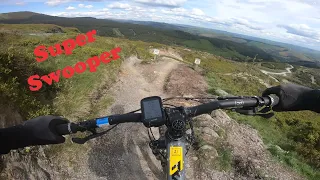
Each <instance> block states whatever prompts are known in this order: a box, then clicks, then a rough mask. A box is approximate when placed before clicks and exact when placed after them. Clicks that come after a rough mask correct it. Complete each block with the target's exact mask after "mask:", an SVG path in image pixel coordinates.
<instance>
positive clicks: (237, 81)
mask: <svg viewBox="0 0 320 180" xmlns="http://www.w3.org/2000/svg"><path fill="white" fill-rule="evenodd" d="M179 52H180V54H181V56H182V57H183V59H184V60H186V61H188V62H190V63H192V62H193V61H194V59H195V58H201V65H200V66H201V67H202V68H203V69H204V72H205V76H206V77H207V81H208V83H209V86H210V87H209V92H211V93H215V90H217V89H222V90H224V91H226V92H228V93H229V94H233V95H250V96H252V95H260V94H261V93H262V92H263V90H265V89H266V85H265V84H264V83H263V82H265V83H268V84H269V85H277V84H279V82H275V80H273V79H271V78H270V77H269V76H267V75H265V74H263V73H261V72H260V70H259V68H260V66H259V64H260V63H239V62H235V61H229V60H225V59H223V58H220V57H219V56H216V55H211V54H208V53H205V52H200V51H192V52H189V51H187V50H183V49H182V48H181V49H179ZM264 64H265V65H266V66H272V67H273V68H272V69H277V70H280V69H282V71H283V70H284V69H285V68H286V67H287V64H282V63H264ZM316 72H318V71H317V69H311V68H305V67H300V66H295V70H294V72H293V74H292V75H290V76H286V77H283V76H277V78H278V79H279V80H281V79H287V80H289V81H291V82H296V83H298V84H303V85H307V86H310V87H314V88H320V84H319V82H320V81H319V79H318V78H319V75H317V73H316ZM311 74H312V75H313V76H314V77H315V79H316V84H312V83H311V79H310V75H311ZM301 75H303V76H305V77H301ZM229 115H230V116H231V117H232V118H234V119H236V120H238V121H239V122H242V123H247V124H250V125H251V126H252V127H253V128H255V129H257V130H258V131H259V133H260V135H261V136H262V138H263V140H264V142H265V143H266V144H270V146H271V147H272V146H277V147H280V148H281V149H283V151H286V152H288V153H283V154H281V155H278V156H277V155H275V156H276V158H278V159H279V160H280V161H281V162H283V163H284V164H286V165H288V166H290V167H291V168H293V169H294V170H296V171H297V172H299V173H300V174H302V175H304V176H306V177H308V178H309V179H319V178H318V177H319V175H320V174H319V163H320V159H319V158H320V156H319V152H320V147H319V143H320V138H319V136H320V116H319V115H318V114H316V113H313V112H310V111H304V112H283V113H276V115H275V117H273V118H272V119H271V120H267V119H264V118H262V117H257V116H253V117H252V116H244V115H239V114H237V113H233V112H229ZM293 122H294V123H293ZM270 151H272V149H270ZM272 153H273V152H272ZM273 154H274V153H273Z"/></svg>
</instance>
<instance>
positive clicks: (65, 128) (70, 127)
mask: <svg viewBox="0 0 320 180" xmlns="http://www.w3.org/2000/svg"><path fill="white" fill-rule="evenodd" d="M77 127H78V126H77V125H76V124H74V123H68V124H59V125H57V126H56V132H57V133H58V134H59V135H67V134H72V133H76V132H77Z"/></svg>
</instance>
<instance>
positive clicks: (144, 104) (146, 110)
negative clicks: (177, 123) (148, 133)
mask: <svg viewBox="0 0 320 180" xmlns="http://www.w3.org/2000/svg"><path fill="white" fill-rule="evenodd" d="M141 111H142V121H143V123H144V125H145V126H147V127H158V126H161V125H163V124H164V121H165V118H164V114H163V109H162V100H161V98H160V97H158V96H153V97H147V98H144V99H142V100H141Z"/></svg>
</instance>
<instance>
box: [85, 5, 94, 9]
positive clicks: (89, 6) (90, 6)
mask: <svg viewBox="0 0 320 180" xmlns="http://www.w3.org/2000/svg"><path fill="white" fill-rule="evenodd" d="M85 8H88V9H90V8H93V6H92V5H86V6H85Z"/></svg>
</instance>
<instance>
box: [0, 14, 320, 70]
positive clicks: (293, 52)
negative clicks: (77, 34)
mask: <svg viewBox="0 0 320 180" xmlns="http://www.w3.org/2000/svg"><path fill="white" fill-rule="evenodd" d="M0 23H5V24H56V25H59V26H63V27H76V28H78V29H79V30H80V31H81V32H87V31H90V30H92V29H96V30H97V34H98V35H100V36H110V37H118V38H127V39H131V40H141V41H146V42H157V43H162V44H167V45H179V46H185V47H188V48H194V49H198V50H201V51H207V52H209V53H213V54H216V55H218V56H222V57H225V58H228V59H232V60H235V61H248V60H249V61H250V60H253V59H255V58H257V60H264V61H282V62H291V63H299V64H307V65H308V66H315V67H316V66H319V67H320V64H318V63H316V62H317V61H318V60H319V59H320V58H318V57H320V54H319V56H318V54H317V53H316V51H314V52H313V51H312V50H309V49H306V48H301V47H295V46H292V45H286V44H279V43H275V42H269V41H268V40H264V39H258V38H254V37H245V36H243V35H238V34H233V33H228V32H224V31H219V30H212V29H207V28H199V27H194V26H188V25H180V24H167V23H158V22H151V21H128V20H108V19H97V18H92V17H75V18H66V17H57V16H49V15H45V14H39V13H34V12H26V11H24V12H13V13H3V14H0ZM305 62H307V63H305ZM319 62H320V61H319Z"/></svg>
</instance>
